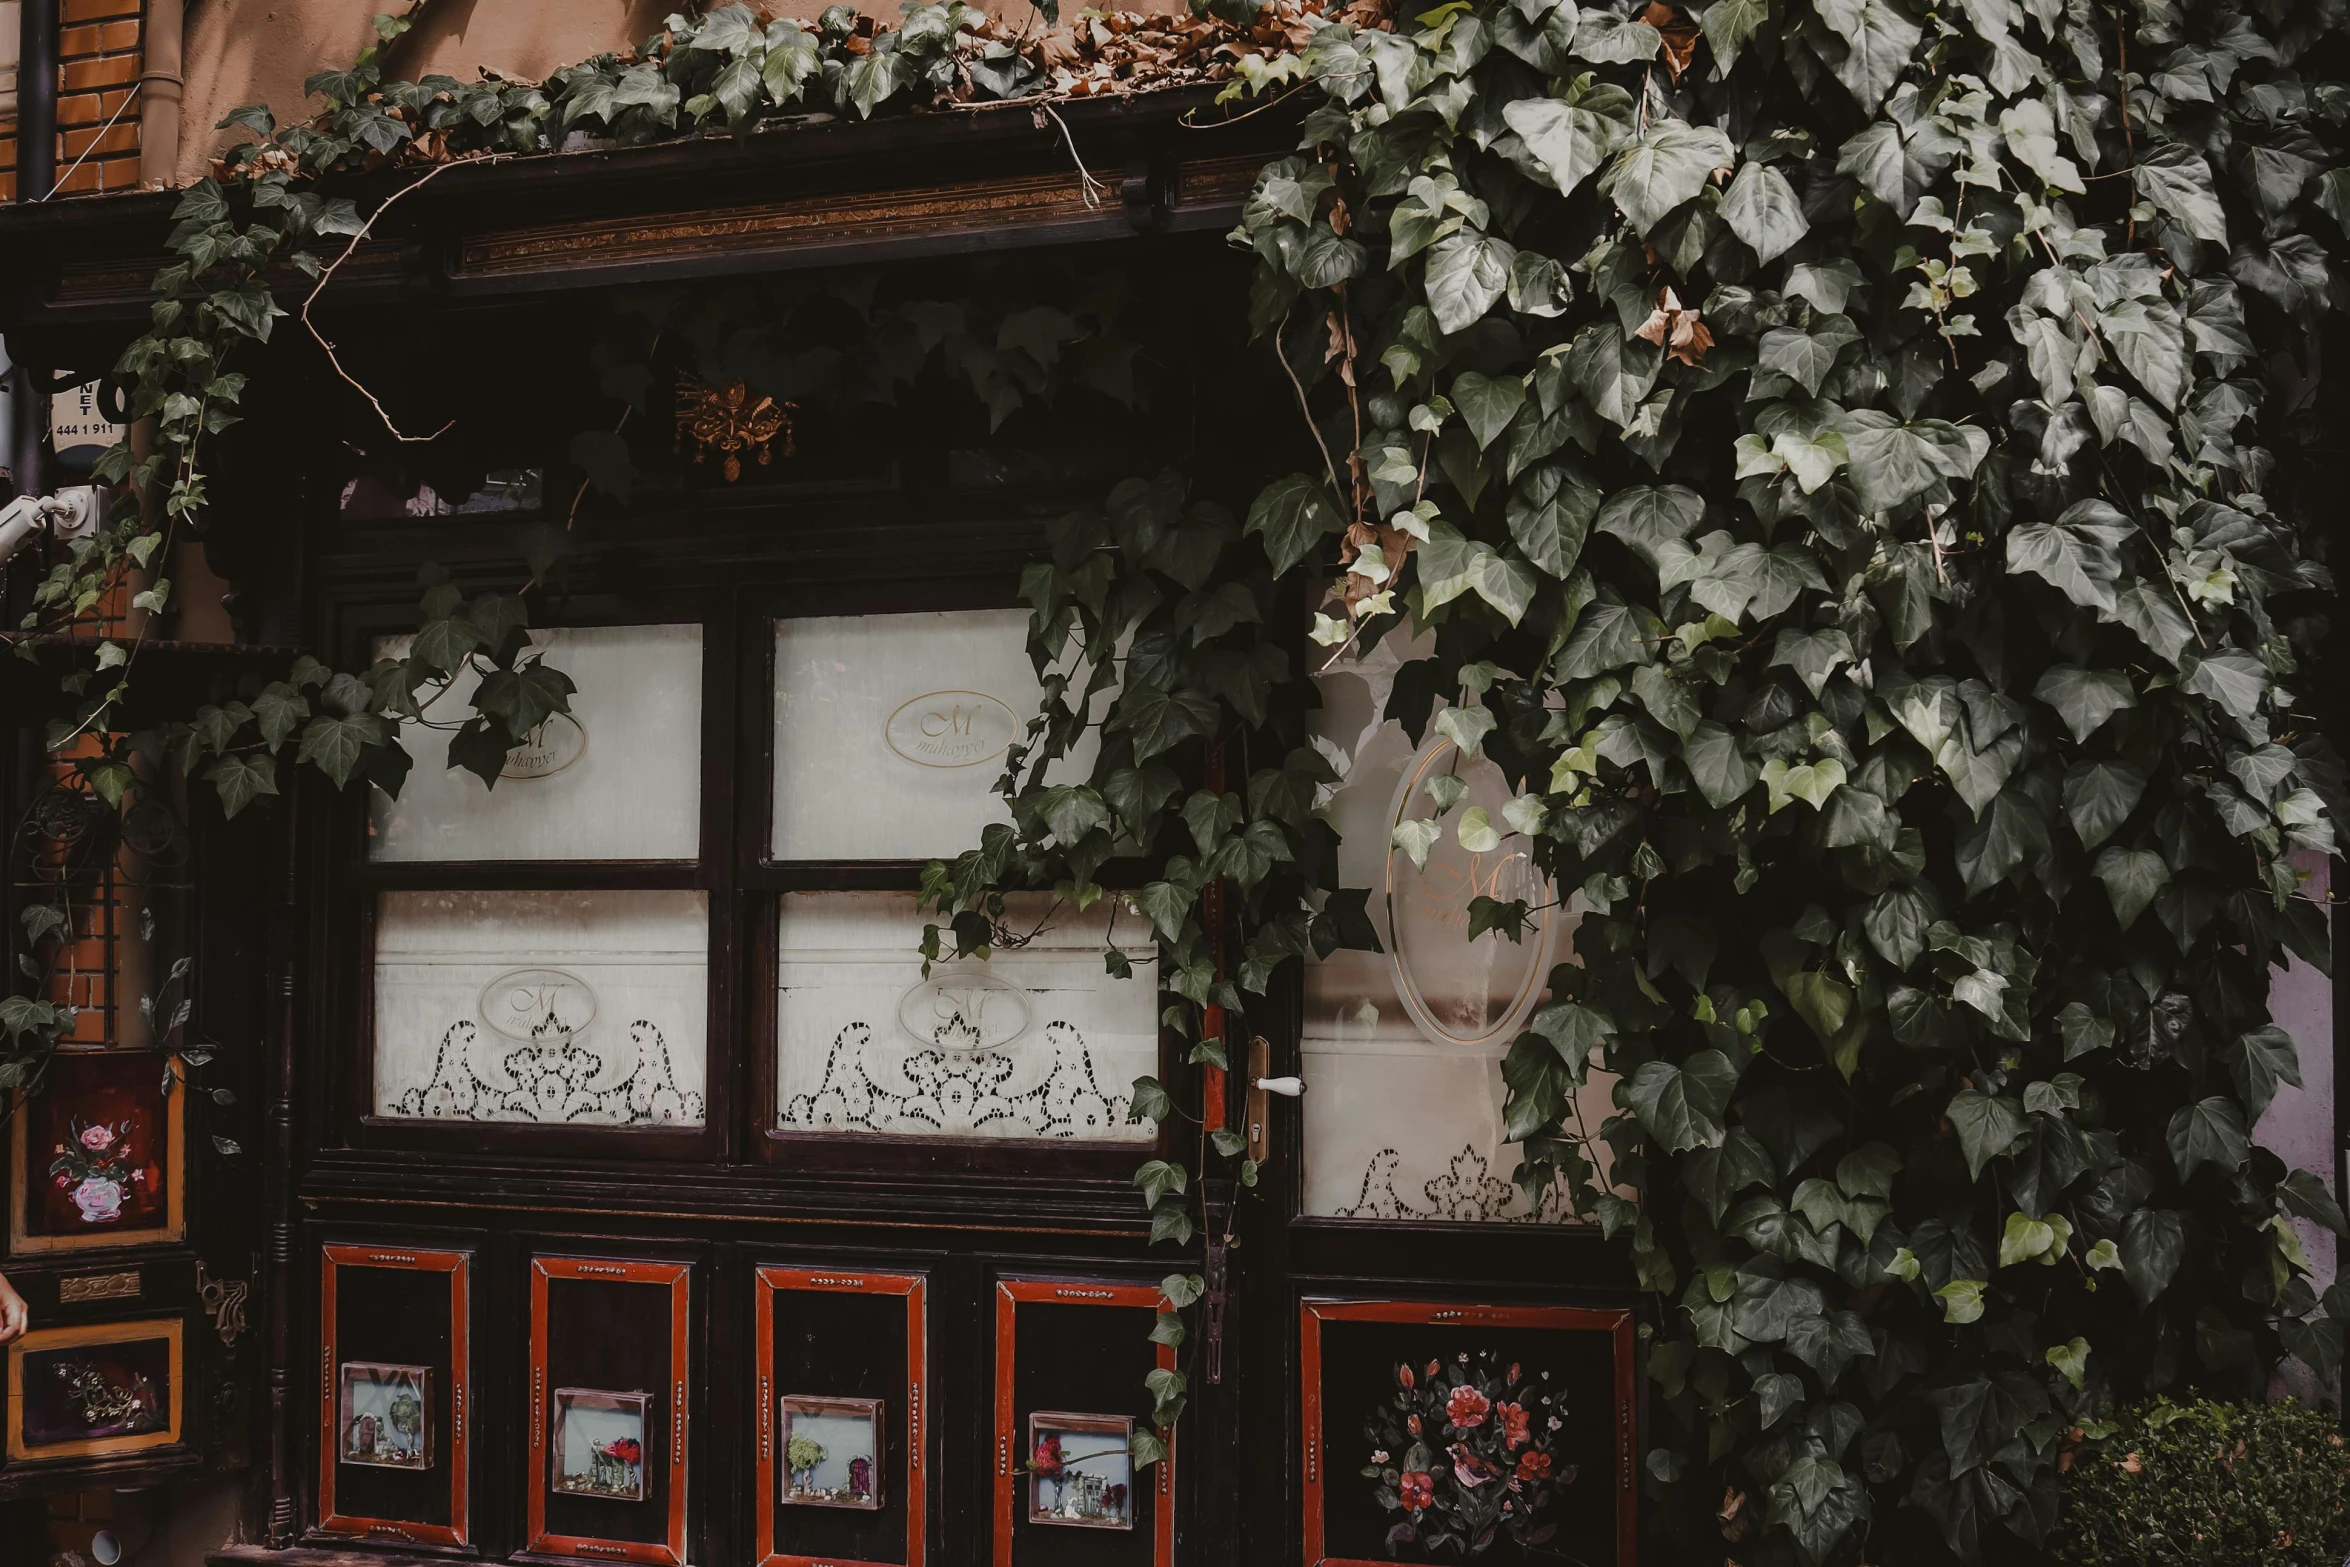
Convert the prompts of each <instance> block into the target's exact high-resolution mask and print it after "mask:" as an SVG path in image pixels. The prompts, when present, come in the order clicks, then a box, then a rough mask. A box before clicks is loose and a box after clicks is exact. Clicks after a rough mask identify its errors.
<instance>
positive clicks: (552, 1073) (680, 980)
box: [375, 892, 710, 1126]
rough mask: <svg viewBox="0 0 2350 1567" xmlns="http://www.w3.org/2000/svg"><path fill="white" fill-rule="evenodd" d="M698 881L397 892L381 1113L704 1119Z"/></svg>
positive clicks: (387, 973) (384, 1010)
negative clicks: (687, 885)
mask: <svg viewBox="0 0 2350 1567" xmlns="http://www.w3.org/2000/svg"><path fill="white" fill-rule="evenodd" d="M709 946H710V921H709V913H708V906H707V902H706V900H705V898H704V895H703V894H701V893H699V892H389V893H385V894H384V895H383V898H382V901H381V903H380V904H379V905H378V906H377V918H376V928H375V1113H376V1114H377V1115H382V1116H397V1117H423V1118H431V1119H437V1120H456V1121H520V1122H531V1123H536V1124H539V1125H543V1126H565V1125H570V1126H700V1125H702V1124H703V1120H704V1114H705V1112H704V1108H703V1097H702V1096H703V1091H704V1084H705V1082H706V1072H707V1063H706V1060H705V1054H706V1049H707V1044H706V1041H707V1037H708V1026H709V1003H708V995H707V992H708V980H709Z"/></svg>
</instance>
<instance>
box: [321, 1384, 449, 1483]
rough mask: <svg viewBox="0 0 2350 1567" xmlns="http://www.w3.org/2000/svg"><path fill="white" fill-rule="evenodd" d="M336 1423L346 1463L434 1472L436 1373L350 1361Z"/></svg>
mask: <svg viewBox="0 0 2350 1567" xmlns="http://www.w3.org/2000/svg"><path fill="white" fill-rule="evenodd" d="M341 1383H342V1386H341V1391H340V1395H339V1397H338V1399H337V1409H338V1415H337V1424H338V1427H339V1429H340V1430H341V1431H342V1444H341V1447H342V1451H341V1457H342V1461H343V1462H344V1463H346V1464H373V1465H375V1466H376V1467H378V1468H383V1469H430V1468H431V1467H432V1370H431V1368H430V1367H428V1366H388V1365H381V1364H378V1363H376V1362H374V1361H368V1360H346V1361H344V1362H343V1364H342V1368H341Z"/></svg>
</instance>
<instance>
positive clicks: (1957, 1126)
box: [1944, 1088, 2024, 1180]
mask: <svg viewBox="0 0 2350 1567" xmlns="http://www.w3.org/2000/svg"><path fill="white" fill-rule="evenodd" d="M1944 1113H1945V1114H1946V1115H1947V1116H1948V1117H1949V1120H1950V1125H1951V1128H1952V1130H1954V1131H1956V1132H1957V1133H1958V1146H1959V1151H1960V1152H1961V1153H1963V1154H1965V1155H1966V1169H1967V1175H1968V1177H1969V1178H1970V1179H1974V1180H1980V1179H1982V1175H1983V1167H1984V1166H1985V1165H1987V1164H1989V1163H1990V1162H1991V1161H1992V1160H1993V1159H1996V1158H1998V1157H1999V1156H2000V1155H2001V1154H2004V1153H2007V1152H2009V1151H2010V1150H2012V1149H2013V1148H2014V1147H2015V1144H2016V1140H2017V1139H2018V1138H2019V1137H2021V1136H2022V1135H2023V1131H2024V1113H2023V1111H2022V1110H2021V1109H2020V1108H2018V1107H2017V1105H2016V1102H2015V1101H2014V1100H2012V1099H2009V1098H2007V1097H2005V1096H2004V1095H1994V1094H1986V1093H1983V1092H1981V1091H1979V1090H1977V1089H1972V1088H1970V1089H1967V1090H1966V1091H1964V1092H1963V1093H1960V1094H1957V1095H1955V1096H1954V1097H1953V1098H1952V1099H1951V1101H1950V1104H1949V1106H1948V1108H1947V1109H1946V1110H1945V1112H1944Z"/></svg>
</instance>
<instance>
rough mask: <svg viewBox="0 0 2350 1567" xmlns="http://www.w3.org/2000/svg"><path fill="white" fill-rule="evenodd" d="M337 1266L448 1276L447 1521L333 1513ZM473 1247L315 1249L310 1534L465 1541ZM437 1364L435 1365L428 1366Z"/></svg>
mask: <svg viewBox="0 0 2350 1567" xmlns="http://www.w3.org/2000/svg"><path fill="white" fill-rule="evenodd" d="M344 1268H397V1269H406V1270H411V1271H414V1272H418V1273H445V1274H447V1275H448V1276H449V1368H448V1371H447V1376H448V1378H449V1426H450V1430H449V1432H448V1442H449V1445H448V1462H449V1519H450V1521H449V1522H448V1523H446V1524H429V1523H414V1522H410V1521H409V1520H406V1519H401V1518H368V1517H362V1516H360V1515H358V1514H355V1513H345V1512H342V1511H340V1510H339V1509H338V1508H337V1506H336V1503H335V1477H336V1474H337V1471H338V1469H339V1466H340V1460H341V1457H342V1405H341V1399H342V1385H341V1381H342V1379H341V1377H340V1375H339V1372H340V1370H341V1358H340V1356H339V1354H338V1351H339V1349H340V1348H341V1346H340V1345H338V1344H337V1343H336V1342H335V1300H336V1292H337V1286H338V1284H339V1283H340V1278H341V1270H342V1269H344ZM472 1280H473V1253H472V1252H470V1251H452V1250H446V1249H442V1248H438V1247H428V1246H395V1245H349V1244H341V1243H334V1242H330V1243H328V1244H327V1245H324V1246H322V1247H320V1248H319V1278H318V1343H319V1355H318V1369H319V1392H318V1402H319V1415H318V1524H317V1532H319V1533H321V1534H333V1535H357V1536H362V1537H365V1538H368V1539H377V1540H381V1539H397V1540H407V1541H411V1542H413V1543H415V1544H419V1545H439V1546H454V1547H463V1546H467V1545H470V1544H471V1543H472V1532H473V1512H472V1507H473V1498H472V1494H471V1493H472V1479H473V1466H472V1445H471V1444H472V1438H473V1411H472V1406H471V1399H472V1392H473V1346H472V1327H473V1324H472V1321H471V1316H472V1309H471V1308H472V1301H473V1290H472ZM436 1369H437V1368H436Z"/></svg>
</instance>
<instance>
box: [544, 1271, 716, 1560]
mask: <svg viewBox="0 0 2350 1567" xmlns="http://www.w3.org/2000/svg"><path fill="white" fill-rule="evenodd" d="M693 1272H694V1269H693V1264H692V1263H690V1262H647V1261H644V1260H641V1259H636V1258H625V1257H574V1256H546V1255H540V1256H534V1257H532V1258H531V1259H530V1417H529V1418H530V1434H529V1442H528V1445H527V1451H528V1453H529V1464H530V1472H529V1477H528V1490H529V1497H530V1500H529V1503H528V1509H527V1512H528V1517H527V1522H526V1528H525V1530H524V1534H523V1538H524V1539H525V1541H527V1542H528V1543H526V1544H525V1545H524V1546H523V1554H525V1555H528V1556H533V1557H560V1558H576V1557H583V1556H584V1557H595V1558H598V1559H601V1560H607V1561H629V1562H643V1563H647V1564H649V1567H684V1564H685V1562H686V1559H687V1558H686V1475H687V1471H688V1469H689V1467H690V1465H689V1459H690V1458H691V1456H692V1452H693V1443H692V1434H693V1433H692V1429H691V1424H690V1421H691V1413H692V1401H691V1399H690V1397H689V1390H690V1389H691V1387H692V1384H693V1376H692V1371H691V1364H692V1363H691V1361H690V1359H689V1358H688V1357H689V1353H690V1351H691V1349H692V1347H693V1346H692V1338H693V1335H692V1287H693ZM554 1279H582V1280H588V1281H592V1282H595V1283H599V1284H659V1285H665V1286H667V1287H668V1290H669V1380H670V1386H669V1387H668V1388H667V1389H664V1390H663V1396H664V1398H665V1399H666V1400H667V1402H668V1405H669V1413H668V1427H667V1430H666V1432H665V1433H664V1434H665V1435H666V1436H667V1438H668V1444H669V1516H668V1518H667V1520H666V1524H667V1527H666V1529H665V1531H664V1535H665V1538H664V1539H663V1540H662V1541H661V1542H660V1543H658V1544H656V1543H654V1542H652V1541H648V1540H607V1539H604V1538H602V1537H600V1536H597V1535H579V1534H554V1533H551V1532H549V1530H548V1528H547V1490H548V1487H549V1484H550V1481H549V1480H548V1477H547V1457H548V1443H549V1441H550V1440H551V1439H552V1436H553V1431H552V1429H551V1428H552V1425H553V1415H552V1413H551V1412H550V1410H549V1409H548V1407H547V1406H548V1401H549V1400H550V1399H552V1398H553V1397H554V1389H553V1387H552V1386H551V1385H550V1384H549V1382H548V1380H547V1285H548V1283H549V1282H550V1281H551V1280H554Z"/></svg>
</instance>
